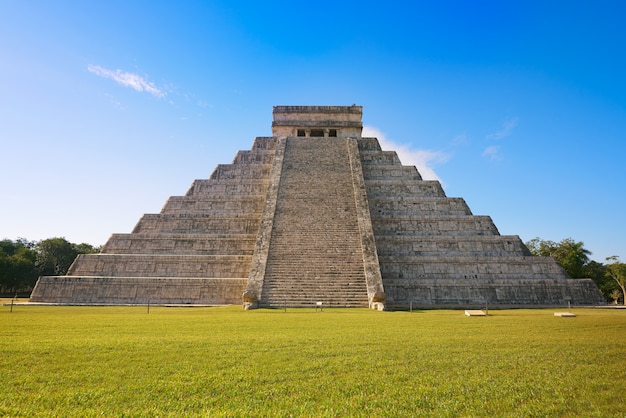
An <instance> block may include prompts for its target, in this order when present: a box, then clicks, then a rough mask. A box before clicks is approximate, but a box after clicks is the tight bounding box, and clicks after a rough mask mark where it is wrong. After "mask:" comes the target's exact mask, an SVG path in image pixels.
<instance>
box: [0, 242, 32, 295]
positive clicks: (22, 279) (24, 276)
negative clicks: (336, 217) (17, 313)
mask: <svg viewBox="0 0 626 418" xmlns="http://www.w3.org/2000/svg"><path fill="white" fill-rule="evenodd" d="M33 247H34V243H32V242H29V241H26V240H24V239H22V238H20V239H18V240H16V241H11V240H7V239H5V240H2V241H0V293H15V292H19V291H20V290H22V289H24V288H28V287H29V286H30V285H31V284H32V283H34V282H35V280H37V276H38V274H37V273H38V272H37V269H36V268H35V260H36V257H37V253H36V251H35V250H34V249H33Z"/></svg>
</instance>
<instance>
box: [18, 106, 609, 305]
mask: <svg viewBox="0 0 626 418" xmlns="http://www.w3.org/2000/svg"><path fill="white" fill-rule="evenodd" d="M362 128H363V125H362V107H361V106H275V107H274V109H273V122H272V136H271V137H257V138H256V139H255V140H254V142H253V144H252V148H251V149H250V150H245V151H238V152H237V153H236V154H235V158H234V159H233V162H232V163H231V164H223V165H222V164H220V165H218V166H217V167H216V168H215V170H214V171H213V173H212V174H211V176H210V178H209V179H204V180H195V181H194V182H193V183H192V184H191V187H190V188H189V190H188V191H187V193H186V194H185V195H184V196H172V197H170V198H169V199H168V200H167V201H166V202H165V205H164V206H163V209H162V210H161V212H160V213H155V214H145V215H143V216H142V217H141V219H139V221H138V223H137V225H136V226H135V228H134V230H133V231H132V232H130V233H125V234H113V235H112V236H111V237H110V239H109V240H108V242H107V243H106V244H105V245H104V247H103V249H102V252H101V253H100V254H88V255H79V256H78V257H77V258H76V260H75V261H74V263H73V264H72V266H71V267H70V269H69V271H68V273H67V275H66V276H46V277H41V278H39V280H38V282H37V284H36V286H35V288H34V290H33V292H32V295H31V298H30V300H31V302H46V303H60V304H93V305H99V304H188V305H222V304H241V305H243V307H244V308H246V309H251V308H260V307H314V306H316V304H318V303H322V304H323V306H325V307H370V308H372V309H379V310H382V309H405V308H407V307H409V306H412V307H422V308H428V307H430V308H439V307H464V308H470V307H480V306H485V305H486V304H488V305H489V306H490V307H498V306H501V307H523V306H524V307H529V306H530V307H539V306H563V305H567V304H568V302H569V303H571V304H573V305H599V304H603V303H604V299H603V298H602V296H601V294H600V292H599V291H598V289H597V287H596V285H595V284H594V283H593V282H592V281H591V280H590V279H578V278H576V279H573V278H570V277H568V276H567V274H566V273H565V272H564V270H563V269H561V267H560V266H559V265H558V264H557V263H556V261H555V260H554V259H553V258H549V257H533V256H531V254H530V252H529V251H528V249H527V248H526V246H525V245H524V243H523V242H522V241H521V240H520V238H519V237H518V236H514V235H500V233H499V232H498V229H497V228H496V226H495V225H494V223H493V222H492V220H491V218H490V217H489V216H483V215H474V214H472V212H471V210H470V209H469V207H468V205H467V204H466V202H465V201H464V200H463V199H462V198H458V197H447V196H446V194H445V193H444V191H443V189H442V187H441V184H440V183H439V182H437V181H432V180H423V179H422V177H421V176H420V173H419V172H418V170H417V169H416V168H415V167H413V166H404V165H402V163H401V162H400V160H399V159H398V155H397V154H396V152H394V151H383V150H382V149H381V147H380V144H379V142H378V140H377V139H376V138H364V137H362V136H361V131H362Z"/></svg>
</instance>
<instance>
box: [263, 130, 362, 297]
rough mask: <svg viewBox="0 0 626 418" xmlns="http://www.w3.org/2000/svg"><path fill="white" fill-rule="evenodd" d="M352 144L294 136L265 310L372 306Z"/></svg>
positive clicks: (282, 183)
mask: <svg viewBox="0 0 626 418" xmlns="http://www.w3.org/2000/svg"><path fill="white" fill-rule="evenodd" d="M347 141H348V140H346V139H329V138H315V140H312V139H310V138H289V139H288V141H287V143H286V148H285V157H284V162H283V168H282V176H281V181H280V187H279V190H278V200H277V204H276V212H275V215H274V229H273V231H272V238H271V243H270V251H269V256H268V260H267V267H266V271H265V280H264V285H263V291H262V296H261V306H282V305H284V306H314V305H315V304H316V303H317V302H322V303H323V304H324V306H341V307H367V306H368V298H367V288H366V283H365V273H364V267H363V256H362V253H363V251H362V249H361V237H360V232H359V226H358V219H357V214H356V204H355V196H354V190H353V184H352V176H351V171H350V164H349V160H348V152H347Z"/></svg>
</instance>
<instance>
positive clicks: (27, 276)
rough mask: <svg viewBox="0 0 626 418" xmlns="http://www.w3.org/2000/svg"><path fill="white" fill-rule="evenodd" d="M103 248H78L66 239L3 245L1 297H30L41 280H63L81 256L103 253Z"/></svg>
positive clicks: (5, 241) (21, 240)
mask: <svg viewBox="0 0 626 418" xmlns="http://www.w3.org/2000/svg"><path fill="white" fill-rule="evenodd" d="M99 252H100V247H94V246H92V245H90V244H85V243H82V244H74V243H71V242H69V241H67V240H66V239H65V238H49V239H44V240H41V241H28V240H27V239H24V238H18V239H17V240H15V241H13V240H9V239H3V240H2V241H0V294H1V295H5V296H14V295H17V294H19V295H27V294H30V292H31V291H32V289H33V287H34V286H35V283H36V282H37V278H38V277H39V276H63V275H65V274H66V273H67V271H68V269H69V268H70V266H71V265H72V263H73V262H74V259H75V258H76V256H77V255H78V254H93V253H99Z"/></svg>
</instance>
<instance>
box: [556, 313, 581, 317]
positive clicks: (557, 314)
mask: <svg viewBox="0 0 626 418" xmlns="http://www.w3.org/2000/svg"><path fill="white" fill-rule="evenodd" d="M554 316H562V317H564V318H574V317H576V314H573V313H571V312H555V313H554Z"/></svg>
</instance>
